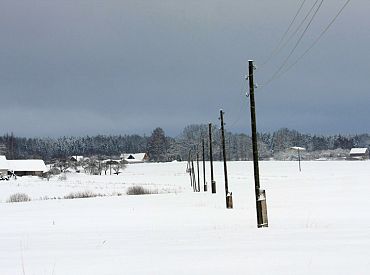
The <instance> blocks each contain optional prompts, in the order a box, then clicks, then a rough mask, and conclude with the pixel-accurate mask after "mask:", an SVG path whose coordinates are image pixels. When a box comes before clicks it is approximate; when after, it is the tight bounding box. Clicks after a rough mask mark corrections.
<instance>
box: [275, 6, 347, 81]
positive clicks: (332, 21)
mask: <svg viewBox="0 0 370 275" xmlns="http://www.w3.org/2000/svg"><path fill="white" fill-rule="evenodd" d="M349 2H351V0H347V1H346V2H345V3H344V5H343V6H342V8H341V9H340V10H339V11H338V13H337V14H336V15H335V16H334V17H333V19H332V20H331V21H330V22H329V24H328V25H327V26H326V28H325V29H324V30H323V31H322V32H321V33H320V35H319V36H318V37H317V38H316V39H315V40H314V42H313V43H312V44H311V45H310V46H309V47H308V48H307V50H306V51H304V52H303V54H301V55H300V56H299V57H298V58H297V60H296V61H295V62H293V63H292V64H291V65H289V66H288V67H287V68H286V69H285V70H284V71H283V72H282V73H281V75H283V74H285V73H286V72H288V71H289V70H290V69H291V68H293V67H294V66H295V65H296V64H297V63H298V62H299V61H300V60H301V59H302V58H303V57H305V55H306V54H307V53H308V52H309V51H310V50H311V49H312V48H313V47H314V46H315V45H316V44H317V43H318V42H319V41H320V39H321V38H322V37H323V36H324V34H325V33H326V32H327V31H328V30H329V28H330V27H331V26H332V25H333V24H334V22H335V21H336V20H337V18H338V17H339V15H340V14H341V13H342V12H343V10H344V9H345V8H346V7H347V5H348V4H349Z"/></svg>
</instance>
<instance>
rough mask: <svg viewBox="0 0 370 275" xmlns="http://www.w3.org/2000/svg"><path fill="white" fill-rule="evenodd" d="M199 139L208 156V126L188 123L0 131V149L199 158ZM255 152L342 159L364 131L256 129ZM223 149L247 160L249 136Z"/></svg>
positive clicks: (216, 136) (365, 137)
mask: <svg viewBox="0 0 370 275" xmlns="http://www.w3.org/2000/svg"><path fill="white" fill-rule="evenodd" d="M212 137H213V142H212V145H213V159H214V160H221V157H222V156H221V137H220V130H219V129H218V128H217V127H215V126H213V127H212ZM203 139H204V147H205V152H206V154H205V159H206V160H208V159H209V154H208V152H209V131H208V125H205V124H199V125H189V126H186V127H185V128H184V129H183V131H182V133H181V134H180V135H179V136H177V137H169V136H166V134H165V132H164V130H163V129H162V128H160V127H158V128H156V129H154V130H153V132H152V134H151V135H150V136H140V135H135V134H134V135H96V136H84V137H67V136H64V137H59V138H49V137H43V138H25V137H17V136H15V135H13V134H6V135H3V136H0V154H3V155H6V157H7V158H8V159H31V158H33V159H43V160H45V161H47V162H51V161H53V160H56V159H65V158H67V157H69V156H74V155H82V156H85V157H91V156H95V157H98V158H101V159H104V158H118V157H119V156H120V154H122V153H139V152H146V153H148V154H149V156H150V159H151V160H152V161H172V160H187V159H188V156H189V150H191V151H192V154H195V153H196V152H199V154H200V158H201V157H202V140H203ZM258 140H259V144H258V147H259V148H258V149H259V157H260V159H262V160H267V159H276V160H293V159H295V158H296V154H295V153H294V152H292V151H291V150H290V149H289V148H290V147H292V146H300V147H304V148H306V151H305V152H304V153H303V154H302V158H303V159H307V160H311V159H342V158H344V157H346V156H348V153H349V150H350V149H351V148H353V147H367V148H369V147H370V135H369V134H359V135H340V134H338V135H329V136H323V135H321V136H319V135H311V134H303V133H300V132H298V131H296V130H290V129H287V128H282V129H279V130H277V131H275V132H273V133H259V134H258ZM226 151H227V157H228V159H229V160H251V159H252V141H251V137H250V136H248V135H246V134H240V133H231V132H227V133H226Z"/></svg>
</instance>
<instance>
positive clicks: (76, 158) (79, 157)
mask: <svg viewBox="0 0 370 275" xmlns="http://www.w3.org/2000/svg"><path fill="white" fill-rule="evenodd" d="M69 160H70V161H74V162H79V161H82V160H84V156H71V157H70V158H69Z"/></svg>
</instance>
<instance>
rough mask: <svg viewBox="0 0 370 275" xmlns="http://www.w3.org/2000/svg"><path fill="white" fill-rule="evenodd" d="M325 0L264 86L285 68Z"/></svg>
mask: <svg viewBox="0 0 370 275" xmlns="http://www.w3.org/2000/svg"><path fill="white" fill-rule="evenodd" d="M317 2H318V0H316V2H315V4H314V5H316V3H317ZM323 2H324V0H321V1H320V4H319V5H318V6H317V8H316V10H315V12H314V14H313V15H312V17H311V19H310V21H309V22H308V24H307V26H306V27H305V29H304V31H303V32H302V34H301V36H300V37H299V39H298V40H297V42H296V44H295V45H294V47H293V49H292V50H291V51H290V53H289V55H288V56H287V57H286V58H285V60H284V62H283V63H282V65H281V66H280V67H279V68H278V69H277V70H276V71H275V73H274V74H273V75H272V77H271V78H270V79H269V80H268V81H266V82H265V83H264V84H262V86H267V85H268V84H270V83H271V82H272V81H273V80H275V79H276V78H277V77H278V74H279V73H280V71H281V70H282V69H283V68H284V66H285V65H286V63H287V62H288V60H289V58H290V57H291V56H292V55H293V53H294V51H295V50H296V49H297V47H298V45H299V43H300V42H301V41H302V38H303V37H304V35H305V34H306V32H307V30H308V29H309V27H310V25H311V23H312V22H313V20H314V18H315V16H316V14H317V13H318V11H319V10H320V8H321V6H322V4H323Z"/></svg>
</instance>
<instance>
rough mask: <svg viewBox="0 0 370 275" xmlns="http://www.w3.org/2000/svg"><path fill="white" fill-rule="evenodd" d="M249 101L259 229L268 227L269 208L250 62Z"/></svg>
mask: <svg viewBox="0 0 370 275" xmlns="http://www.w3.org/2000/svg"><path fill="white" fill-rule="evenodd" d="M248 63H249V75H248V79H249V99H250V111H251V128H252V147H253V167H254V184H255V195H256V209H257V227H268V220H267V206H266V195H265V190H261V189H260V177H259V168H258V147H257V125H256V103H255V101H254V80H253V71H254V66H253V61H252V60H249V61H248Z"/></svg>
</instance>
